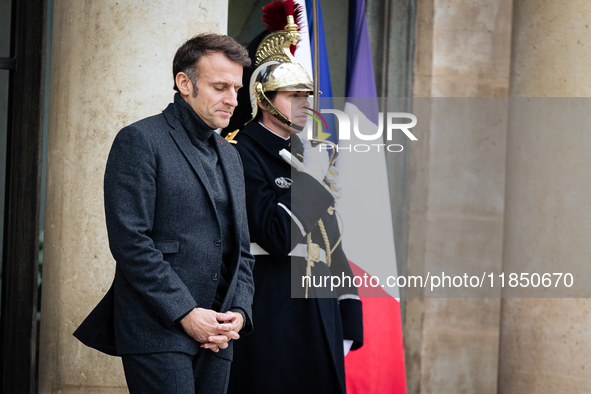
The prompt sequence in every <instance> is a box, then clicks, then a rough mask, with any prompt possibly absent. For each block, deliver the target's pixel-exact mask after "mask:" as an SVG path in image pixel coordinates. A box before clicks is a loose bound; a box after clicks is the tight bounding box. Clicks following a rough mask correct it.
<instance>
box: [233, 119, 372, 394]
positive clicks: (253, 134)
mask: <svg viewBox="0 0 591 394" xmlns="http://www.w3.org/2000/svg"><path fill="white" fill-rule="evenodd" d="M235 146H236V148H237V149H238V151H239V152H240V156H241V158H242V162H243V165H244V172H245V179H246V204H247V212H248V223H249V230H250V236H251V242H252V244H251V251H253V254H255V253H256V254H255V259H256V264H255V269H254V279H255V289H256V291H255V297H254V303H253V319H254V320H255V321H256V325H257V329H256V330H255V331H254V332H253V334H252V335H249V336H248V337H246V338H241V339H240V340H238V341H237V342H236V343H235V349H234V351H235V353H234V357H235V358H234V363H233V365H232V372H231V374H230V389H229V393H328V392H330V393H339V392H345V375H344V356H343V339H350V340H353V341H354V344H353V349H356V348H358V347H360V346H361V345H362V342H363V326H362V313H361V302H360V301H359V300H358V299H356V298H357V297H356V296H357V291H356V289H355V288H354V287H353V288H351V287H345V288H338V289H336V291H335V292H330V285H329V288H328V289H326V288H316V287H310V289H309V298H308V299H303V298H302V297H303V295H304V292H305V287H302V276H303V275H305V272H306V271H305V270H306V259H305V258H304V257H291V256H289V253H290V252H291V251H292V250H293V249H294V247H295V246H296V245H297V244H302V243H303V244H305V243H306V234H308V233H311V234H312V242H314V243H316V244H318V245H319V246H320V247H321V248H322V249H324V250H326V245H325V242H324V237H323V235H322V234H321V231H320V229H319V226H318V220H319V219H322V221H323V223H324V227H325V230H326V233H327V236H328V239H329V243H330V248H333V247H334V245H336V244H337V240H338V239H339V237H340V233H339V228H338V224H337V219H336V215H330V214H329V213H328V208H329V207H330V206H333V205H334V199H333V197H332V195H331V194H330V193H329V192H328V191H326V190H325V189H324V187H323V186H322V185H321V184H320V183H319V182H317V181H316V180H315V179H314V178H313V177H311V176H310V175H308V174H306V173H299V172H297V171H295V170H293V171H292V168H291V166H290V165H289V164H288V163H286V162H285V161H284V160H283V159H282V158H281V157H280V156H279V151H280V150H281V149H283V148H285V149H287V150H290V149H291V152H292V154H296V155H299V156H300V157H302V156H301V155H302V153H303V147H302V144H301V141H300V139H299V138H298V137H295V136H292V137H291V141H290V140H284V139H283V138H281V137H279V136H277V135H275V134H273V133H272V132H270V131H269V130H267V129H266V128H264V127H263V126H262V125H260V124H258V123H256V122H251V123H249V124H248V125H247V126H246V127H245V128H244V130H242V131H241V132H240V133H238V136H237V144H236V145H235ZM261 250H262V251H263V252H265V253H268V254H261V253H262V252H261ZM312 273H313V275H314V276H316V277H324V276H329V275H337V276H339V277H340V276H341V275H343V274H344V275H349V276H351V277H352V273H351V268H350V265H349V262H348V260H347V258H346V256H345V254H344V253H343V250H342V247H341V245H340V244H339V245H338V246H337V247H336V249H335V250H334V252H333V253H332V263H331V266H330V268H329V267H328V266H327V265H326V264H325V263H323V262H317V263H315V266H314V267H313V268H312ZM318 296H321V297H324V298H316V297H318ZM298 297H299V298H298ZM338 298H340V299H341V300H340V301H338Z"/></svg>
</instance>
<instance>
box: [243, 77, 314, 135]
mask: <svg viewBox="0 0 591 394" xmlns="http://www.w3.org/2000/svg"><path fill="white" fill-rule="evenodd" d="M253 89H254V92H255V95H256V98H257V100H259V102H260V103H261V104H263V107H265V108H266V109H267V111H269V112H270V113H271V115H273V116H274V117H275V118H277V119H278V120H279V121H281V123H283V124H285V125H287V126H288V127H291V128H292V129H294V130H298V131H302V130H304V128H303V127H302V126H298V125H297V124H295V123H293V122H292V121H291V120H290V119H289V118H288V117H287V116H285V115H284V114H283V113H282V112H281V111H279V110H278V109H277V107H275V106H274V105H273V103H272V102H271V100H269V98H268V97H267V96H266V95H265V92H264V91H263V85H262V84H261V83H260V82H257V83H255V84H254V86H253ZM255 115H256V114H255Z"/></svg>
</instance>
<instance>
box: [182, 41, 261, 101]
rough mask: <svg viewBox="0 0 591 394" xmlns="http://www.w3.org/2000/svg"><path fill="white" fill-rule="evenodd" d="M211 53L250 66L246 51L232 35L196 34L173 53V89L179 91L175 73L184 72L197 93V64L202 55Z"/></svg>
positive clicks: (243, 65)
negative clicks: (221, 54)
mask: <svg viewBox="0 0 591 394" xmlns="http://www.w3.org/2000/svg"><path fill="white" fill-rule="evenodd" d="M212 53H223V54H224V55H225V56H226V57H227V58H228V59H229V60H232V61H234V62H236V63H238V64H240V65H241V66H242V67H249V66H250V58H249V57H248V51H247V50H246V49H245V48H244V47H243V46H242V45H240V44H239V43H238V42H237V41H236V40H234V39H233V38H232V37H228V36H225V35H221V34H214V33H202V34H198V35H196V36H195V37H193V38H191V39H189V40H187V42H185V43H184V44H183V45H181V47H180V48H179V49H177V51H176V54H175V55H174V60H173V61H172V77H173V79H174V80H175V81H174V90H176V91H177V92H178V91H179V88H178V87H177V86H176V76H177V74H178V73H180V72H184V73H185V74H187V76H188V77H189V79H191V82H192V83H193V89H194V91H195V94H197V78H198V77H199V69H198V67H197V64H198V62H199V60H200V59H201V57H202V56H204V55H210V54H212Z"/></svg>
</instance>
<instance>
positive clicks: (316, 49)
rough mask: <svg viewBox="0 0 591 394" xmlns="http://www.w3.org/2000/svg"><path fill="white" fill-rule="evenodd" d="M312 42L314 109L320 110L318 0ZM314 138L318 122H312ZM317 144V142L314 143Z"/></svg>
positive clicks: (314, 12) (316, 136)
mask: <svg viewBox="0 0 591 394" xmlns="http://www.w3.org/2000/svg"><path fill="white" fill-rule="evenodd" d="M312 8H313V10H312V42H313V45H314V55H313V58H312V62H313V63H312V64H313V66H312V67H313V70H312V73H313V74H314V75H313V76H312V77H313V79H314V105H313V108H314V111H316V112H318V108H319V106H320V103H319V100H320V97H319V96H320V90H319V88H318V86H319V83H320V79H319V78H320V59H319V57H320V51H319V39H318V0H312ZM312 138H313V139H318V124H317V123H316V122H312ZM314 145H315V144H314Z"/></svg>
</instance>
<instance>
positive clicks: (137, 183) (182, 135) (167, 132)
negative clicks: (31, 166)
mask: <svg viewBox="0 0 591 394" xmlns="http://www.w3.org/2000/svg"><path fill="white" fill-rule="evenodd" d="M248 64H250V59H248V54H247V53H246V51H245V50H244V48H243V47H241V46H240V45H239V44H238V43H237V42H235V41H234V40H233V39H231V38H229V37H227V36H220V35H216V34H202V35H199V36H196V37H194V38H192V39H191V40H189V41H187V42H186V43H185V44H184V45H183V46H181V47H180V48H179V49H178V51H177V53H176V55H175V58H174V61H173V75H174V80H175V90H177V92H178V93H177V94H176V95H175V98H174V103H172V104H170V105H169V106H168V107H167V108H166V109H165V110H164V111H163V112H162V114H160V115H156V116H153V117H150V118H147V119H143V120H141V121H139V122H136V123H134V124H132V125H130V126H127V127H125V128H124V129H122V130H121V131H120V132H119V134H118V135H117V137H116V138H115V141H114V142H113V146H112V148H111V152H110V154H109V159H108V162H107V167H106V171H105V182H104V192H105V215H106V222H107V230H108V235H109V246H110V248H111V252H112V254H113V257H114V258H115V261H116V273H115V279H114V282H113V285H112V287H111V289H110V290H109V292H108V293H107V295H106V296H105V298H104V299H103V300H102V301H101V303H99V305H98V306H97V307H96V308H95V310H94V311H93V312H92V313H91V314H90V316H89V317H88V318H87V319H86V320H85V321H84V322H83V324H82V325H81V326H80V327H79V328H78V330H77V331H76V333H75V335H76V337H77V338H79V339H80V340H81V341H82V342H83V343H85V344H87V345H88V346H91V347H94V348H96V349H98V350H101V351H103V352H105V353H108V354H112V355H119V356H121V357H122V361H123V367H124V370H125V377H126V380H127V384H128V387H129V390H130V392H131V393H142V394H145V393H167V394H168V393H183V394H185V393H225V392H226V389H227V384H228V377H229V371H230V363H231V360H232V348H233V341H232V340H237V339H238V338H239V337H240V335H239V334H238V333H239V332H240V334H241V335H244V334H247V333H249V332H250V331H251V330H252V313H251V304H252V298H253V293H254V284H253V278H252V269H253V264H254V259H253V257H252V255H251V254H250V252H249V234H248V227H247V218H246V210H245V194H244V178H243V171H242V165H241V161H240V158H239V156H238V154H237V152H236V150H235V149H234V148H233V147H231V146H230V145H229V144H228V143H227V142H226V141H225V140H223V139H222V138H221V137H220V136H219V135H218V134H217V133H216V132H215V129H218V128H222V127H225V126H227V125H228V122H229V119H230V117H231V115H232V113H233V110H234V108H235V107H236V105H237V101H236V96H237V91H238V89H239V88H240V87H241V86H242V68H243V66H247V65H248Z"/></svg>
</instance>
